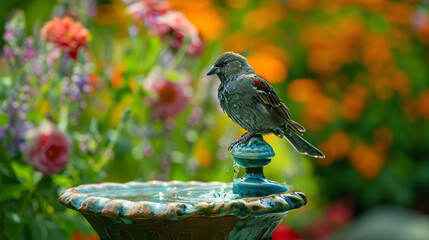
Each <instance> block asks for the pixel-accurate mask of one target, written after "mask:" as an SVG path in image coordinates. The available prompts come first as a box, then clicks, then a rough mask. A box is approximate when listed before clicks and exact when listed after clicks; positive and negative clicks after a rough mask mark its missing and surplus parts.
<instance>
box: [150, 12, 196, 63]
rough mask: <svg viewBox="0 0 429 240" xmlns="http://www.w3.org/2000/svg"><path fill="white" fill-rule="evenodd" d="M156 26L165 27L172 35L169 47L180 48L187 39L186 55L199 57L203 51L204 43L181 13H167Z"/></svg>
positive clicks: (159, 19)
mask: <svg viewBox="0 0 429 240" xmlns="http://www.w3.org/2000/svg"><path fill="white" fill-rule="evenodd" d="M158 24H161V25H167V26H168V27H169V28H170V29H171V31H172V33H173V39H172V42H171V45H172V46H173V47H174V48H177V49H178V48H180V47H181V46H182V45H183V41H184V40H185V38H189V46H188V49H187V51H188V53H189V54H191V55H199V54H200V53H201V52H202V51H203V50H204V41H203V39H202V38H201V36H200V34H199V32H198V29H197V28H196V27H195V26H194V25H193V24H192V23H191V22H190V21H189V20H188V19H187V18H186V17H185V15H184V14H183V13H181V12H176V11H168V12H167V13H165V14H164V15H162V16H160V17H159V18H158Z"/></svg>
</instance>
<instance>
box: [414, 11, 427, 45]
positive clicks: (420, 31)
mask: <svg viewBox="0 0 429 240" xmlns="http://www.w3.org/2000/svg"><path fill="white" fill-rule="evenodd" d="M411 27H412V29H413V30H414V32H415V34H416V35H417V37H418V38H419V39H420V41H422V42H424V43H426V44H428V43H429V14H428V13H427V12H426V11H425V10H423V9H419V10H417V11H415V13H414V14H413V16H412V18H411Z"/></svg>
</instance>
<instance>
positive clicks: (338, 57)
mask: <svg viewBox="0 0 429 240" xmlns="http://www.w3.org/2000/svg"><path fill="white" fill-rule="evenodd" d="M363 30H364V24H363V23H362V20H360V19H357V18H354V17H343V18H340V19H338V20H337V21H336V22H335V23H333V24H331V25H310V26H308V27H306V28H305V29H304V30H303V31H302V32H301V36H300V37H301V40H302V42H303V43H304V44H305V45H307V46H308V48H309V54H308V58H307V65H308V67H309V68H310V70H312V71H314V72H316V73H320V74H332V73H335V72H337V71H339V70H340V69H341V67H342V66H343V64H345V63H348V62H351V61H354V60H356V59H357V54H356V50H355V49H356V48H357V47H358V46H359V45H360V43H361V39H362V36H363V35H364V31H363Z"/></svg>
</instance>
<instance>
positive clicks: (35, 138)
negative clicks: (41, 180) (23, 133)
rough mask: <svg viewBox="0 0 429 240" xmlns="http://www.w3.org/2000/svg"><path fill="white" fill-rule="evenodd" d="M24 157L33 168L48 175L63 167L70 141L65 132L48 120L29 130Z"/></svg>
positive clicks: (69, 149)
mask: <svg viewBox="0 0 429 240" xmlns="http://www.w3.org/2000/svg"><path fill="white" fill-rule="evenodd" d="M27 140H28V145H27V147H26V148H25V149H24V158H25V160H26V161H27V163H28V165H30V166H32V167H33V168H34V169H35V170H37V171H40V172H42V173H44V174H45V175H46V176H50V175H52V174H54V173H58V172H60V171H61V170H63V169H64V167H65V166H66V165H67V163H68V161H69V159H70V152H71V143H70V141H69V139H68V138H67V136H66V134H65V133H64V132H62V131H60V130H58V129H57V128H56V127H55V126H54V125H53V124H52V123H50V122H42V123H41V124H40V126H39V129H36V130H31V131H30V132H29V133H28V136H27Z"/></svg>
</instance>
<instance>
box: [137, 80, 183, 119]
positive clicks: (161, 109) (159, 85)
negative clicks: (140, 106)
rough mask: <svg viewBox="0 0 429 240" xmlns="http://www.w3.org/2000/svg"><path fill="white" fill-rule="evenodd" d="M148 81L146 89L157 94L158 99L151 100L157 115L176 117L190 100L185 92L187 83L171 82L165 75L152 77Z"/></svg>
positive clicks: (160, 116)
mask: <svg viewBox="0 0 429 240" xmlns="http://www.w3.org/2000/svg"><path fill="white" fill-rule="evenodd" d="M146 83H147V84H146V85H145V87H146V89H148V90H152V91H154V92H155V93H156V95H157V99H155V100H153V99H151V100H150V102H151V103H152V106H153V109H154V113H155V116H156V117H158V118H167V117H174V116H176V115H177V114H178V113H180V112H181V111H182V110H183V109H184V108H185V106H186V102H187V100H188V97H187V96H186V94H185V89H186V84H183V83H180V82H170V81H168V80H167V79H165V78H164V77H158V78H156V79H150V80H148V82H146Z"/></svg>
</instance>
